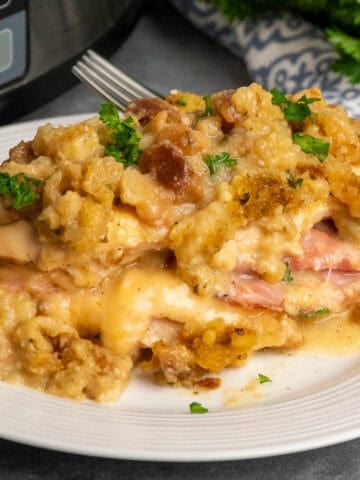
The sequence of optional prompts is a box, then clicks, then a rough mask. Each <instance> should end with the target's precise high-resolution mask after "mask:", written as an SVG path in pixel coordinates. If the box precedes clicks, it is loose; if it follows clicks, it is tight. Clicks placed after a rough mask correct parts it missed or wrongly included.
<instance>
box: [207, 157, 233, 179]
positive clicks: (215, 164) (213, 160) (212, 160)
mask: <svg viewBox="0 0 360 480" xmlns="http://www.w3.org/2000/svg"><path fill="white" fill-rule="evenodd" d="M204 162H205V163H206V164H207V166H208V167H209V170H210V173H211V175H214V174H215V173H216V172H217V171H218V169H219V168H220V167H224V166H225V167H230V166H233V165H236V164H237V160H236V159H235V158H230V154H229V153H228V152H221V153H216V154H214V155H206V157H204Z"/></svg>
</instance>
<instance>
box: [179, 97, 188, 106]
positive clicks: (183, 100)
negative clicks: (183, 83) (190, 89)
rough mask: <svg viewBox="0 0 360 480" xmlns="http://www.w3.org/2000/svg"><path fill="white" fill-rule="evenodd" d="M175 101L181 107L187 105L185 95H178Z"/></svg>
mask: <svg viewBox="0 0 360 480" xmlns="http://www.w3.org/2000/svg"><path fill="white" fill-rule="evenodd" d="M176 103H177V104H178V105H181V106H182V107H186V105H187V101H186V98H185V97H180V98H178V99H177V100H176Z"/></svg>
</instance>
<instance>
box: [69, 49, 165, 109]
mask: <svg viewBox="0 0 360 480" xmlns="http://www.w3.org/2000/svg"><path fill="white" fill-rule="evenodd" d="M71 71H72V73H73V74H74V75H75V76H76V77H77V78H78V79H79V80H80V81H81V82H82V83H84V84H85V85H87V86H88V87H90V88H92V89H93V90H95V91H96V92H97V93H99V94H100V95H102V96H103V97H104V98H105V99H106V100H109V101H111V102H113V103H115V105H116V106H117V107H118V109H119V110H120V111H121V112H124V111H125V109H126V107H127V104H128V103H129V102H131V101H132V100H136V99H138V98H143V97H159V95H158V94H156V93H154V92H153V91H151V90H149V89H148V88H145V87H144V86H143V85H141V84H140V83H138V82H137V81H136V80H134V79H133V78H131V77H129V76H128V75H126V74H125V73H124V72H123V71H121V70H120V69H119V68H117V67H115V66H114V65H112V64H111V63H110V62H108V61H107V60H105V58H104V57H102V56H101V55H99V54H98V53H96V52H94V51H93V50H87V51H86V52H85V54H84V55H83V56H82V57H81V58H80V60H78V61H77V62H76V63H75V65H74V66H73V67H72V69H71Z"/></svg>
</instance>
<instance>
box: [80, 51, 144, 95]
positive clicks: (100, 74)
mask: <svg viewBox="0 0 360 480" xmlns="http://www.w3.org/2000/svg"><path fill="white" fill-rule="evenodd" d="M80 65H81V66H82V68H83V69H86V70H87V71H88V72H89V73H90V72H91V75H92V76H93V77H94V78H96V79H98V81H99V82H101V83H103V84H104V85H106V86H107V87H108V88H109V89H110V90H111V91H112V92H113V93H114V94H115V95H116V96H118V97H120V98H122V99H123V100H125V101H126V102H130V101H131V100H134V99H135V98H139V97H140V94H139V93H138V92H134V91H133V90H132V89H131V88H130V87H128V86H127V85H126V84H125V83H120V81H117V80H116V79H114V77H113V75H111V74H110V73H109V72H108V71H107V70H104V69H103V68H102V67H101V66H100V65H98V64H97V63H94V62H92V61H91V59H89V58H83V59H82V60H80Z"/></svg>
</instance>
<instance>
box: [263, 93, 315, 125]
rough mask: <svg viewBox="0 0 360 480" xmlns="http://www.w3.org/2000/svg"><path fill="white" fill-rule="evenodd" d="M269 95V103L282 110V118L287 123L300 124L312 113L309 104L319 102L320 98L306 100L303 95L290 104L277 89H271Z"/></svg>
mask: <svg viewBox="0 0 360 480" xmlns="http://www.w3.org/2000/svg"><path fill="white" fill-rule="evenodd" d="M270 93H271V94H272V100H271V102H272V103H273V104H274V105H279V106H280V107H281V108H282V111H283V114H284V117H285V118H286V120H287V121H288V122H302V121H304V120H305V119H306V118H307V117H311V115H312V114H313V113H312V111H311V109H310V107H309V104H311V103H314V102H319V101H320V98H312V97H310V98H308V97H306V96H305V95H303V96H302V97H301V98H299V100H297V101H296V102H292V101H290V100H288V99H287V98H286V97H285V95H284V94H283V93H282V92H281V91H280V90H279V89H278V88H273V89H272V90H270Z"/></svg>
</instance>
